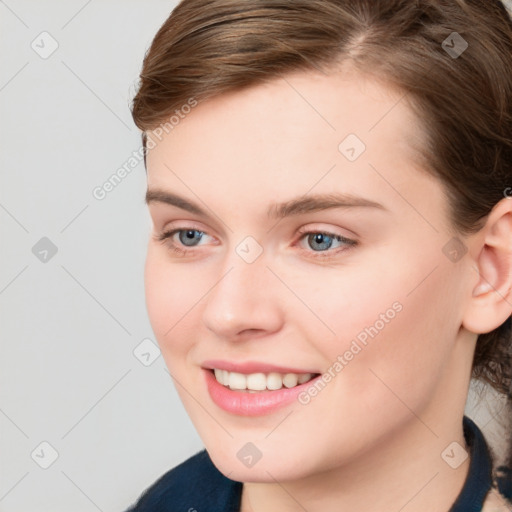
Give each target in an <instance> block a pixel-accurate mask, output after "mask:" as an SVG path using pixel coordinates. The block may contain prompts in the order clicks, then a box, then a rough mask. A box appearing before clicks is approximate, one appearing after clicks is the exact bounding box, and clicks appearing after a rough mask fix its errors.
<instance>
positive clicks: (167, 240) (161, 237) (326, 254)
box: [155, 226, 358, 259]
mask: <svg viewBox="0 0 512 512" xmlns="http://www.w3.org/2000/svg"><path fill="white" fill-rule="evenodd" d="M182 231H197V232H198V233H202V234H206V233H205V232H204V231H201V230H199V229H196V228H194V227H192V226H190V227H182V228H176V229H170V230H167V231H164V232H163V233H161V234H158V235H156V236H155V238H156V240H158V241H159V242H162V243H163V244H164V245H166V246H167V247H168V248H169V249H170V250H171V251H172V252H173V253H174V254H176V255H178V256H188V255H190V254H191V253H193V252H194V249H183V248H182V247H179V246H177V245H176V244H175V243H174V242H173V241H172V237H173V236H174V235H175V234H176V233H180V232H182ZM299 234H300V235H301V237H300V238H299V242H300V241H301V240H302V239H303V238H304V237H305V236H306V235H327V236H328V237H330V238H332V239H334V240H336V241H338V242H343V243H344V244H345V247H338V248H336V249H333V250H330V249H327V250H325V251H312V250H307V249H302V248H301V251H303V252H307V253H309V254H313V258H319V259H328V258H333V257H335V256H337V255H338V254H340V253H341V252H346V251H348V250H350V249H352V248H353V247H355V246H357V245H358V242H357V241H356V240H352V239H350V238H346V237H344V236H342V235H338V234H336V233H331V232H329V231H321V230H309V231H308V230H307V229H305V228H301V229H299Z"/></svg>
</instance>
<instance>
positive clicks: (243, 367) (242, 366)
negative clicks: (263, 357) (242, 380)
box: [201, 359, 318, 374]
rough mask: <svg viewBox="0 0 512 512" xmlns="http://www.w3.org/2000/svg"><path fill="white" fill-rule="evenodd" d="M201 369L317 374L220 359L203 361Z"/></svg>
mask: <svg viewBox="0 0 512 512" xmlns="http://www.w3.org/2000/svg"><path fill="white" fill-rule="evenodd" d="M201 367H202V368H206V369H209V370H213V369H215V368H216V369H218V370H227V371H228V372H237V373H245V374H250V373H271V372H275V373H283V374H285V373H297V374H303V373H313V374H315V373H318V372H316V371H313V370H304V369H300V368H291V367H286V366H279V365H275V364H271V363H264V362H258V361H245V362H232V361H222V360H220V359H215V360H213V359H209V360H207V361H203V363H202V364H201Z"/></svg>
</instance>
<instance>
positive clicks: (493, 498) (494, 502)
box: [482, 487, 512, 512]
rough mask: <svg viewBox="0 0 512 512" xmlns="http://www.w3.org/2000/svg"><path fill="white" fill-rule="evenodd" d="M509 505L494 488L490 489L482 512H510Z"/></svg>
mask: <svg viewBox="0 0 512 512" xmlns="http://www.w3.org/2000/svg"><path fill="white" fill-rule="evenodd" d="M511 509H512V503H510V502H509V501H508V500H507V499H506V498H505V497H504V496H503V495H502V494H501V493H500V492H499V491H498V489H496V488H495V487H492V488H491V490H490V491H489V493H488V494H487V497H486V498H485V501H484V506H483V507H482V512H510V510H511Z"/></svg>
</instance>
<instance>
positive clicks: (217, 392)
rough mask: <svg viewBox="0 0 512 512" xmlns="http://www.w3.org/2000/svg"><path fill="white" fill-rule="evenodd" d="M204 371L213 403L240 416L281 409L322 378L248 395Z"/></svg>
mask: <svg viewBox="0 0 512 512" xmlns="http://www.w3.org/2000/svg"><path fill="white" fill-rule="evenodd" d="M203 371H204V374H205V379H206V386H207V388H208V392H209V393H210V397H211V399H212V400H213V402H214V403H215V404H216V405H218V406H219V407H220V408H221V409H223V410H225V411H227V412H230V413H232V414H238V415H239V416H263V415H264V414H270V413H272V412H274V411H276V410H278V409H281V408H282V407H285V406H287V405H289V404H290V403H292V402H293V401H295V400H297V396H298V395H299V394H300V393H301V392H302V391H304V390H305V389H307V388H308V387H309V386H311V385H313V384H314V383H315V382H316V380H317V379H319V378H320V377H321V375H319V376H318V377H315V378H314V379H311V380H310V381H308V382H305V383H304V384H299V385H298V386H295V387H293V388H289V389H288V388H281V389H276V390H275V391H259V392H257V393H248V392H247V391H233V390H232V389H230V388H228V387H226V386H223V385H222V384H220V383H219V382H217V379H216V378H215V375H214V374H213V372H212V371H210V370H204V369H203Z"/></svg>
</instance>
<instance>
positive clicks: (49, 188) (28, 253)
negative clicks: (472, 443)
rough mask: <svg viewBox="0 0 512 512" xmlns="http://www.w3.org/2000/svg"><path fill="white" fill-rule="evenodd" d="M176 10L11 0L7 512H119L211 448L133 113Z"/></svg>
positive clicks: (489, 430)
mask: <svg viewBox="0 0 512 512" xmlns="http://www.w3.org/2000/svg"><path fill="white" fill-rule="evenodd" d="M175 5H176V2H174V1H164V0H151V1H147V0H146V1H144V0H123V1H122V2H121V1H115V0H101V1H100V0H68V1H67V2H60V1H57V0H53V1H49V0H45V1H37V0H0V170H1V174H0V175H1V178H0V180H1V181H0V237H1V238H0V239H1V244H0V254H1V260H0V261H1V265H0V332H1V354H0V431H1V432H0V512H69V511H73V512H94V511H97V510H99V511H103V512H114V511H115V512H119V511H121V510H124V509H125V508H126V507H128V505H129V504H131V503H132V502H133V501H134V500H135V499H136V498H137V497H138V495H139V494H140V493H141V492H142V491H143V490H144V489H145V488H146V487H147V486H148V485H150V484H151V483H152V482H153V481H154V480H155V479H156V478H158V477H159V476H160V475H161V474H163V473H164V472H165V471H167V470H168V469H169V468H171V467H172V466H174V465H176V464H178V463H179V462H181V461H183V460H184V459H186V458H187V457H188V456H190V455H192V454H193V453H195V452H196V451H198V450H200V449H201V448H202V443H201V440H200V439H199V437H198V435H197V434H196V432H195V430H194V428H193V425H192V423H191V422H190V420H189V419H188V416H187V415H186V414H185V412H184V410H183V408H182V406H181V403H180V401H179V399H178V396H177V394H176V391H175V390H174V387H173V384H172V381H171V378H170V376H169V374H168V372H167V371H166V367H165V364H164V361H163V359H162V357H161V356H160V355H159V352H158V349H157V346H156V342H155V339H154V336H153V333H152V331H151V327H150V324H149V320H148V318H147V314H146V309H145V303H144V283H143V267H144V259H145V251H146V243H147V238H148V235H149V228H150V218H149V214H148V212H147V210H146V207H145V206H144V202H143V198H144V193H145V186H146V181H145V171H144V164H143V162H142V160H141V159H140V157H138V156H137V155H140V145H141V143H140V134H139V130H138V129H137V127H136V126H135V125H134V124H133V122H132V119H131V115H130V111H129V105H130V102H131V99H132V98H133V96H134V94H135V90H136V84H137V81H138V74H139V72H140V69H141V65H142V59H143V56H144V53H145V51H146V50H147V49H148V47H149V45H150V43H151V40H152V38H153V37H154V35H155V33H156V31H157V30H158V28H159V27H160V26H161V24H162V23H163V22H164V20H165V19H166V18H167V16H168V15H169V13H170V11H171V10H172V8H173V7H174V6H175ZM134 155H135V156H134ZM137 158H139V159H138V160H137ZM123 166H124V169H125V171H126V172H122V171H121V172H119V169H121V168H123ZM113 175H117V176H118V177H119V176H122V179H120V180H119V179H118V180H116V184H115V186H109V185H108V184H107V185H105V183H108V182H109V181H110V180H111V177H112V176H113ZM467 413H468V414H469V415H470V416H471V417H473V418H474V419H475V420H476V421H477V423H478V424H479V426H480V427H481V428H483V429H484V432H485V434H486V435H487V436H488V439H489V441H490V442H491V443H492V444H493V445H495V446H496V445H497V439H499V436H500V435H501V429H500V426H499V423H498V422H497V421H495V420H494V419H493V415H498V416H499V412H497V410H494V409H492V410H489V408H488V407H487V405H486V404H485V403H482V404H480V405H477V403H476V401H475V399H474V395H472V397H471V398H470V400H469V401H468V407H467Z"/></svg>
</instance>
